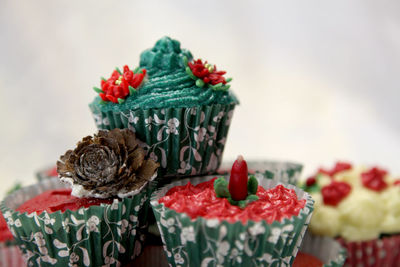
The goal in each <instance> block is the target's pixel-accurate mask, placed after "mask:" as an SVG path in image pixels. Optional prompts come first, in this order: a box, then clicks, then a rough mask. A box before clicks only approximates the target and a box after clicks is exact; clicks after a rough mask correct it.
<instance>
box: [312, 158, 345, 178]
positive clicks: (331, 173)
mask: <svg viewBox="0 0 400 267" xmlns="http://www.w3.org/2000/svg"><path fill="white" fill-rule="evenodd" d="M351 168H352V165H351V164H350V163H347V162H340V161H338V162H336V164H335V167H333V169H332V170H326V169H323V168H320V169H319V170H318V173H323V174H326V175H329V176H334V175H335V174H337V173H339V172H342V171H346V170H351Z"/></svg>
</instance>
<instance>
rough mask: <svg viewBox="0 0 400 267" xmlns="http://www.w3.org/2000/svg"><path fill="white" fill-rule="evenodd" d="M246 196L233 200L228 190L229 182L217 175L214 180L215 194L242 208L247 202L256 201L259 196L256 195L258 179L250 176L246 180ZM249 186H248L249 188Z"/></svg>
mask: <svg viewBox="0 0 400 267" xmlns="http://www.w3.org/2000/svg"><path fill="white" fill-rule="evenodd" d="M247 185H248V187H247V193H248V194H247V197H246V199H243V200H234V199H233V198H232V197H231V194H230V192H229V183H228V181H227V180H225V178H224V177H219V178H218V179H216V180H215V181H214V191H215V195H216V196H217V197H219V198H227V199H228V201H229V203H230V204H231V205H235V206H239V207H240V208H242V209H244V208H245V207H246V206H247V205H248V204H249V203H251V202H253V201H256V200H258V199H259V197H258V196H257V195H256V193H257V188H258V181H257V179H256V177H254V176H250V178H249V180H248V182H247ZM249 186H250V188H249Z"/></svg>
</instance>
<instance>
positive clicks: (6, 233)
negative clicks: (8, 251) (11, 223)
mask: <svg viewBox="0 0 400 267" xmlns="http://www.w3.org/2000/svg"><path fill="white" fill-rule="evenodd" d="M13 238H14V237H13V235H12V234H11V232H10V230H8V227H7V223H6V220H5V219H4V217H3V214H2V213H1V212H0V242H5V241H7V240H11V239H13Z"/></svg>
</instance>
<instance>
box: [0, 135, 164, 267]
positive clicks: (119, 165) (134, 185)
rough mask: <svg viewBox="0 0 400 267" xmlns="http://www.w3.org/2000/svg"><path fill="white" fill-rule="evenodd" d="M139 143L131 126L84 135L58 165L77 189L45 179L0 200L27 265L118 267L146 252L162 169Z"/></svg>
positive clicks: (65, 180)
mask: <svg viewBox="0 0 400 267" xmlns="http://www.w3.org/2000/svg"><path fill="white" fill-rule="evenodd" d="M137 142H138V141H137V139H136V138H135V135H134V133H132V131H130V130H128V129H124V130H120V129H113V130H111V131H104V130H102V131H99V132H98V133H97V134H95V135H94V136H87V137H85V138H83V139H82V140H81V141H80V142H78V144H77V146H76V148H75V149H73V150H68V151H67V152H66V153H65V154H64V155H62V156H61V157H60V160H59V161H58V162H57V172H58V173H59V176H60V178H61V181H64V182H66V183H68V184H70V185H71V187H72V189H67V188H65V187H66V186H65V184H62V183H60V181H59V179H45V180H44V181H42V182H40V183H38V184H36V185H32V186H29V187H26V188H22V189H20V190H18V191H16V192H15V193H13V194H11V195H10V196H8V197H7V198H5V199H4V200H3V202H2V203H1V211H2V212H3V214H4V217H5V219H6V221H7V224H8V227H9V228H10V230H11V232H12V234H13V235H14V237H15V240H16V242H17V243H18V245H19V247H20V249H21V251H22V252H23V253H24V255H25V256H26V258H27V262H28V264H29V265H30V266H32V265H33V266H54V265H57V266H102V265H107V266H120V265H121V264H125V263H127V262H129V261H130V260H132V259H133V258H135V257H136V256H138V255H139V254H140V253H141V250H142V247H143V242H144V237H145V231H146V229H147V212H148V205H149V196H150V193H151V192H152V191H153V190H151V189H150V188H151V186H150V183H149V181H151V180H153V179H154V178H155V175H156V171H157V167H158V164H157V163H155V162H154V161H153V160H151V159H147V158H146V155H145V152H144V151H143V149H142V148H140V147H139V146H138V143H137Z"/></svg>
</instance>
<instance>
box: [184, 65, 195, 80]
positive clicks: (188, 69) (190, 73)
mask: <svg viewBox="0 0 400 267" xmlns="http://www.w3.org/2000/svg"><path fill="white" fill-rule="evenodd" d="M185 71H186V73H187V74H188V75H189V76H190V78H192V79H193V80H196V79H197V77H196V76H194V75H193V73H192V70H191V69H190V68H189V67H186V68H185Z"/></svg>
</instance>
